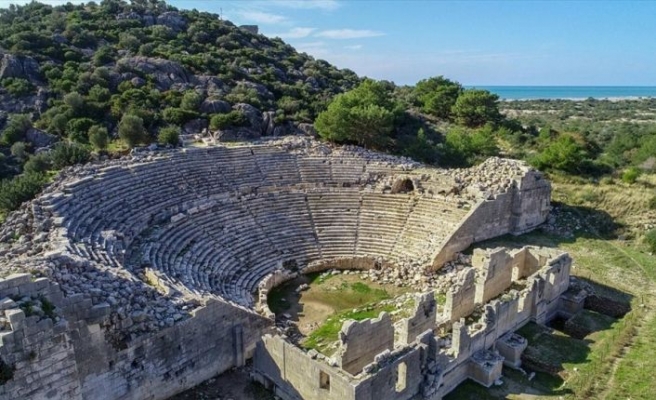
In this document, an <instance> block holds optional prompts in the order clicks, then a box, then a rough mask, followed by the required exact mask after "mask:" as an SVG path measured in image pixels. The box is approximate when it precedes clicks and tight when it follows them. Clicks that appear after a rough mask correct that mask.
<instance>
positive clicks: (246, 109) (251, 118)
mask: <svg viewBox="0 0 656 400" xmlns="http://www.w3.org/2000/svg"><path fill="white" fill-rule="evenodd" d="M232 108H233V109H235V110H237V111H240V112H241V113H242V114H244V115H245V116H246V118H247V119H248V122H249V124H250V129H252V130H253V131H256V132H258V135H261V134H262V132H263V128H264V120H263V119H262V113H261V112H260V110H258V109H257V108H255V107H253V106H252V105H250V104H246V103H237V104H235V105H234V106H233V107H232Z"/></svg>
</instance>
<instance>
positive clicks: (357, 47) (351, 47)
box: [344, 44, 362, 50]
mask: <svg viewBox="0 0 656 400" xmlns="http://www.w3.org/2000/svg"><path fill="white" fill-rule="evenodd" d="M344 48H345V49H346V50H360V49H361V48H362V45H361V44H354V45H352V46H344Z"/></svg>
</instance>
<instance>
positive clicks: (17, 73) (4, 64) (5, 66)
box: [0, 53, 41, 83]
mask: <svg viewBox="0 0 656 400" xmlns="http://www.w3.org/2000/svg"><path fill="white" fill-rule="evenodd" d="M5 78H21V79H27V80H28V81H30V82H32V83H40V82H41V72H40V71H39V63H37V62H36V60H35V59H33V58H31V57H27V56H17V55H14V54H10V53H5V54H4V55H3V56H2V60H0V79H5Z"/></svg>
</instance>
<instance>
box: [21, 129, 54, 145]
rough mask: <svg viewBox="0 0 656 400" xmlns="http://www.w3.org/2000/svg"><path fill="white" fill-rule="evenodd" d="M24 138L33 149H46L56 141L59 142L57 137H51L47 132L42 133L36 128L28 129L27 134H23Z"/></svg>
mask: <svg viewBox="0 0 656 400" xmlns="http://www.w3.org/2000/svg"><path fill="white" fill-rule="evenodd" d="M25 138H26V139H27V141H28V142H30V143H31V144H32V146H33V147H34V148H35V149H39V148H42V147H48V146H50V145H51V144H53V143H55V142H56V141H57V140H59V139H58V138H57V136H55V135H51V134H49V133H47V132H44V131H42V130H40V129H36V128H30V129H28V130H27V132H26V133H25Z"/></svg>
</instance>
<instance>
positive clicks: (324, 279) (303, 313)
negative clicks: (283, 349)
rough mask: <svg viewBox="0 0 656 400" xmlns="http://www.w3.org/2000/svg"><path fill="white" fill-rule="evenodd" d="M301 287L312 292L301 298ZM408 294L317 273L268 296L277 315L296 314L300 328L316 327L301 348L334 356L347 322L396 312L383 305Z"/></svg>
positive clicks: (391, 287)
mask: <svg viewBox="0 0 656 400" xmlns="http://www.w3.org/2000/svg"><path fill="white" fill-rule="evenodd" d="M301 283H308V284H309V290H306V291H303V292H301V293H300V294H298V293H296V292H295V289H296V288H297V287H298V286H299V284H301ZM407 290H408V289H407V288H399V287H396V286H394V285H381V284H378V283H372V282H366V281H362V280H361V278H360V277H359V276H358V275H354V274H349V275H346V274H338V275H326V274H320V273H315V274H309V275H308V276H306V277H303V278H300V279H299V280H296V281H292V282H289V283H288V284H286V285H282V286H280V287H278V288H275V289H274V290H272V292H271V293H270V294H269V298H268V304H269V308H271V310H272V311H273V312H275V313H276V314H282V313H289V315H292V314H293V311H295V310H296V311H297V315H298V317H297V324H298V326H303V325H304V324H306V323H307V322H308V321H310V322H314V323H316V324H317V326H316V328H314V329H311V331H310V332H308V333H307V336H306V337H305V339H304V340H303V341H302V342H301V345H302V346H303V347H305V348H308V349H315V350H317V351H319V352H321V353H323V354H325V355H331V354H332V353H333V352H334V351H335V348H336V347H335V342H336V341H337V338H338V333H339V331H340V329H341V328H342V324H343V323H344V321H346V320H348V319H353V320H356V321H361V320H363V319H367V318H376V317H378V315H379V314H380V313H381V312H383V311H386V312H393V311H397V309H396V307H394V306H393V305H390V304H381V302H382V301H384V300H389V299H392V298H394V297H396V296H398V295H400V294H403V293H405V292H406V291H407ZM399 315H400V314H399Z"/></svg>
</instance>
